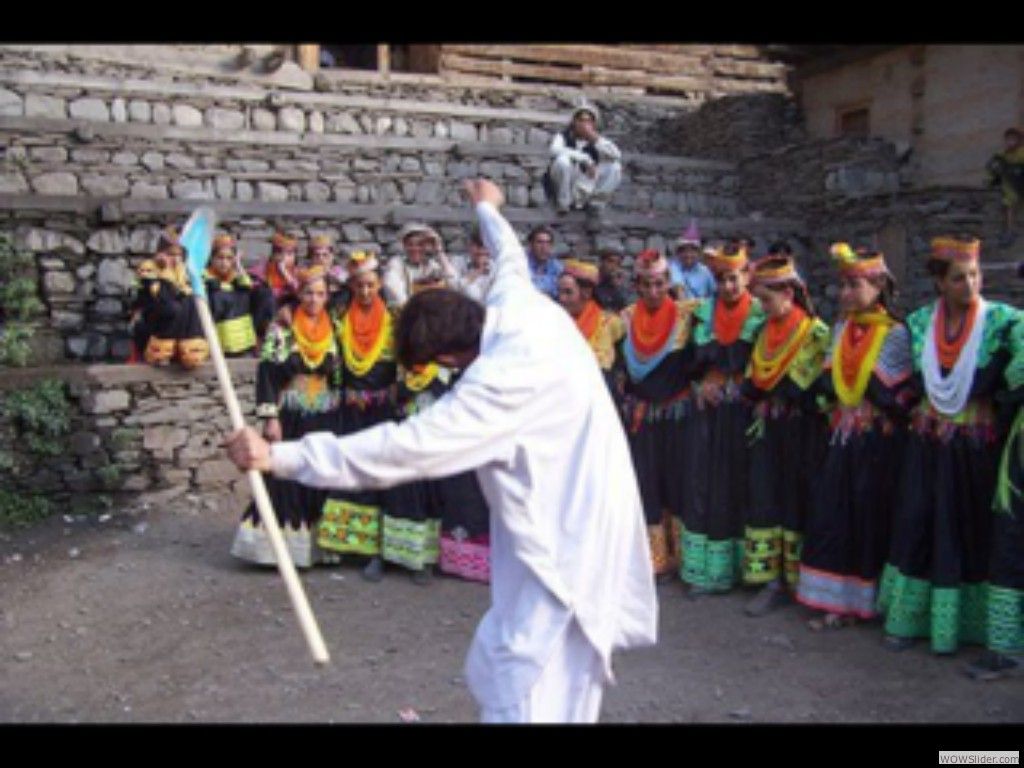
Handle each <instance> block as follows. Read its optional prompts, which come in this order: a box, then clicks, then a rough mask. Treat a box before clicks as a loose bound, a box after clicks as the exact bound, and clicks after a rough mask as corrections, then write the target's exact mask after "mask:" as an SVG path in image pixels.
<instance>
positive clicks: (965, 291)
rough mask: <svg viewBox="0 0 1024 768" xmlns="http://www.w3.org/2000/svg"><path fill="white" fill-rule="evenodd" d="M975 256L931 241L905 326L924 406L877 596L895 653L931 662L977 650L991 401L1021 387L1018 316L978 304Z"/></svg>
mask: <svg viewBox="0 0 1024 768" xmlns="http://www.w3.org/2000/svg"><path fill="white" fill-rule="evenodd" d="M980 255H981V243H980V241H978V240H965V239H960V238H953V237H942V238H937V239H935V240H933V241H932V248H931V257H930V259H929V260H928V265H927V268H928V272H929V273H930V274H931V276H932V278H933V279H934V281H935V287H936V289H937V291H938V294H939V297H938V299H937V300H936V301H935V302H934V303H932V304H928V305H926V306H924V307H921V308H920V309H918V310H917V311H915V312H913V313H912V314H910V315H909V316H908V317H907V326H908V328H909V329H910V336H911V348H912V352H913V366H914V385H915V387H916V388H917V389H918V391H920V392H921V394H922V395H923V397H922V399H921V400H920V402H919V403H918V405H917V407H916V408H915V409H914V411H913V412H912V414H911V424H910V434H909V435H908V438H907V447H906V450H905V452H904V459H903V467H902V470H901V480H900V485H899V491H898V495H897V502H896V511H895V518H894V527H893V537H892V547H891V549H890V554H889V560H888V562H887V563H886V565H885V570H884V572H883V576H882V585H881V594H880V596H879V608H880V609H881V610H882V612H883V613H884V614H885V632H886V637H885V644H886V646H887V647H889V648H890V649H892V650H902V649H904V648H907V647H909V646H910V645H911V644H912V643H913V642H914V640H915V638H920V637H928V638H930V640H931V649H932V651H934V652H935V653H939V654H950V653H955V652H956V650H957V648H958V647H959V646H960V645H961V644H963V643H984V642H985V621H986V612H987V608H988V606H987V592H986V582H987V581H988V579H989V556H990V549H991V543H992V539H991V535H992V518H993V512H992V499H993V493H994V490H995V486H996V474H997V467H998V462H999V456H1000V449H1001V448H1002V442H1003V440H1002V438H1003V436H1004V435H1005V434H1006V424H1007V422H1008V421H1009V418H1007V417H1006V414H1005V411H1007V410H1009V408H1008V407H1006V408H1000V404H1002V405H1004V406H1008V405H1009V402H1008V401H1012V400H1014V399H1015V398H1016V397H1019V395H1020V385H1021V383H1022V381H1021V376H1020V369H1019V368H1016V367H1012V368H1010V369H1009V371H1008V370H1007V366H1008V363H1009V361H1010V360H1011V359H1012V357H1013V356H1014V354H1015V353H1016V352H1017V349H1016V347H1017V345H1018V344H1019V343H1020V337H1019V336H1018V335H1015V334H1013V333H1012V330H1013V328H1014V325H1015V323H1016V322H1017V321H1018V320H1019V317H1020V312H1019V311H1018V310H1016V309H1014V308H1013V307H1011V306H1009V305H1007V304H1002V303H999V302H994V301H986V300H985V299H984V298H983V297H982V296H981V270H980V267H979V264H978V261H979V258H980ZM1007 374H1010V375H1007ZM1001 411H1002V412H1001ZM1010 415H1012V414H1010ZM1001 416H1003V418H1001Z"/></svg>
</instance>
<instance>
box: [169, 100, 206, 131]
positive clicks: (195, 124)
mask: <svg viewBox="0 0 1024 768" xmlns="http://www.w3.org/2000/svg"><path fill="white" fill-rule="evenodd" d="M171 115H172V116H173V118H174V124H175V125H177V126H180V127H182V128H199V127H200V126H202V124H203V113H202V112H200V111H199V110H198V109H196V108H195V107H193V106H192V105H190V104H175V105H174V106H173V107H171Z"/></svg>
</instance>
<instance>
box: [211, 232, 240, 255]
mask: <svg viewBox="0 0 1024 768" xmlns="http://www.w3.org/2000/svg"><path fill="white" fill-rule="evenodd" d="M223 248H230V249H231V250H234V248H235V238H233V237H232V236H231V235H227V234H221V235H217V236H216V237H215V238H213V252H214V253H216V252H217V251H219V250H221V249H223Z"/></svg>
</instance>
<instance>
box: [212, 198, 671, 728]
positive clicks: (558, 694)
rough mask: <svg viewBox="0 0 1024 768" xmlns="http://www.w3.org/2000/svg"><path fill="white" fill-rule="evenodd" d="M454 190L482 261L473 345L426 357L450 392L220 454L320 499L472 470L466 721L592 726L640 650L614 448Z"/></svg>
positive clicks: (644, 605) (637, 548)
mask: <svg viewBox="0 0 1024 768" xmlns="http://www.w3.org/2000/svg"><path fill="white" fill-rule="evenodd" d="M466 187H467V192H468V193H469V196H470V198H471V199H472V201H473V203H474V206H475V209H476V215H477V217H478V218H479V222H480V229H481V231H482V233H483V236H484V241H485V244H486V246H487V248H488V250H489V251H490V252H491V253H492V254H493V255H494V256H495V262H496V264H495V277H494V283H493V285H492V287H491V289H490V291H489V293H488V297H487V304H486V308H485V310H484V311H483V313H482V314H481V320H482V321H481V323H480V330H479V336H478V338H479V341H478V344H477V348H476V349H472V350H468V351H467V350H451V352H453V353H458V354H447V353H445V354H437V355H436V356H435V357H436V359H437V360H438V362H441V363H442V364H452V363H459V362H462V363H463V367H465V372H464V374H463V376H462V378H461V379H460V380H459V382H458V383H457V384H456V385H455V387H454V388H453V389H452V390H451V391H450V392H448V393H447V394H446V395H445V396H443V397H442V398H440V399H439V400H438V401H437V402H436V403H434V404H433V405H432V406H431V407H430V408H427V409H426V410H424V411H423V412H421V413H419V414H417V415H415V416H412V417H411V418H409V419H407V420H405V421H404V422H402V423H400V424H398V423H390V422H389V423H386V424H381V425H378V426H376V427H373V428H371V429H367V430H364V431H362V432H359V433H355V434H352V435H348V436H346V437H336V436H334V435H332V434H327V433H314V434H310V435H306V436H305V437H304V438H302V439H301V440H297V441H291V442H279V443H274V444H273V445H272V446H270V447H269V448H268V446H267V445H266V444H265V443H263V441H262V438H260V437H259V435H258V434H257V433H256V432H255V431H254V430H250V429H246V430H243V431H241V432H239V433H236V434H235V435H234V436H232V438H231V439H230V441H229V443H228V447H229V453H230V455H231V457H232V459H233V460H234V461H235V462H236V464H238V465H239V466H240V467H241V468H243V469H245V468H249V467H256V468H258V469H261V470H264V471H268V470H269V471H272V472H273V473H274V474H275V475H277V476H279V477H286V478H292V479H295V480H299V481H301V482H303V483H306V484H308V485H312V486H316V487H321V488H340V489H374V488H384V487H388V486H391V485H396V484H398V483H405V482H409V481H410V480H415V479H418V478H437V477H443V476H446V475H453V474H457V473H459V472H463V471H466V470H470V469H475V470H476V473H477V477H478V478H479V481H480V485H481V488H482V489H483V492H484V495H485V497H486V499H487V502H488V505H489V507H490V510H491V558H492V561H491V594H492V605H491V608H490V610H488V611H487V613H486V614H485V615H484V617H483V619H482V621H481V622H480V625H479V626H478V627H477V630H476V634H475V637H474V638H473V643H472V645H471V647H470V649H469V654H468V657H467V660H466V680H467V682H468V685H469V688H470V690H471V691H472V693H473V696H474V697H475V698H476V700H477V702H478V704H479V705H480V709H481V720H482V721H483V722H508V723H536V722H596V721H597V719H598V715H599V711H600V704H601V695H602V689H603V686H604V684H605V683H606V682H610V681H612V680H613V677H612V668H611V655H612V651H613V649H617V648H630V647H637V646H644V645H652V644H653V643H654V642H655V639H656V626H657V599H656V595H655V588H654V581H653V577H652V568H651V562H650V553H649V548H648V543H647V532H646V529H645V527H644V517H643V510H642V506H641V502H640V495H639V491H638V488H637V484H636V479H635V474H634V471H633V465H632V461H631V459H630V453H629V448H628V445H627V442H626V436H625V434H624V432H623V429H622V426H621V422H620V421H619V418H618V415H617V414H616V411H615V407H614V405H613V404H612V400H611V397H610V396H609V394H608V388H607V386H606V385H605V383H604V380H603V379H602V377H601V371H600V369H599V368H598V366H597V362H596V360H595V358H594V355H593V352H592V351H591V350H590V348H589V347H588V346H587V344H586V342H585V341H584V339H583V337H582V336H581V335H580V333H579V331H578V330H577V329H576V327H575V325H574V324H573V322H572V320H571V319H570V318H569V316H568V315H567V314H566V313H565V311H564V310H562V308H561V307H559V306H558V305H557V304H555V303H554V302H552V301H550V300H549V299H548V298H547V297H546V296H544V295H542V294H540V293H539V292H537V291H536V290H535V289H534V288H533V285H532V283H531V281H530V273H529V269H528V266H527V260H526V256H525V254H524V252H523V249H522V247H521V246H520V244H519V241H518V239H517V238H516V235H515V232H514V231H513V230H512V228H511V226H509V224H508V222H507V221H505V219H504V218H503V217H502V216H501V214H499V213H498V210H497V208H498V207H499V206H500V205H501V203H502V202H503V197H502V195H501V192H500V191H499V190H498V188H497V187H495V186H494V185H493V184H491V183H490V182H488V181H483V180H479V181H471V182H469V183H467V185H466ZM431 293H434V294H440V293H442V291H434V292H425V293H424V294H422V295H420V296H418V297H414V300H413V301H412V302H410V305H408V306H407V310H408V309H409V308H410V307H411V306H412V304H413V303H422V304H425V303H428V302H431V301H434V300H440V299H442V298H445V297H442V296H439V295H435V296H430V294H431ZM459 299H460V300H465V297H461V296H460V297H459ZM476 306H477V308H478V309H479V305H476ZM399 335H401V332H400V334H399ZM401 351H402V347H401V343H400V344H399V355H400V356H401ZM462 353H465V354H462ZM460 356H461V358H462V359H461V360H460V359H459V358H460ZM470 360H472V362H469V361H470ZM413 362H421V361H413Z"/></svg>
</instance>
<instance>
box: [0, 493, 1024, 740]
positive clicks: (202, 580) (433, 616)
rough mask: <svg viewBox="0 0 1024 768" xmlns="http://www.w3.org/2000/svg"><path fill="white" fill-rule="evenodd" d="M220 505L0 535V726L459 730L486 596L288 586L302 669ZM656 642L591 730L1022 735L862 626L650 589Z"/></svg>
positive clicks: (1010, 691)
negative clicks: (989, 731) (241, 559)
mask: <svg viewBox="0 0 1024 768" xmlns="http://www.w3.org/2000/svg"><path fill="white" fill-rule="evenodd" d="M236 507H237V502H236V500H234V499H217V500H213V499H206V500H200V499H197V498H195V497H183V498H181V499H179V501H177V502H175V503H174V505H173V506H171V507H168V508H165V509H160V510H155V509H154V510H148V509H131V508H127V509H121V510H118V511H116V512H115V513H114V514H113V515H112V516H110V517H106V516H104V517H102V518H95V517H93V518H81V519H78V518H71V517H64V516H57V517H55V518H53V519H51V520H48V521H46V522H44V523H42V524H40V525H38V526H37V527H35V528H34V529H32V530H28V531H19V532H14V533H11V532H8V533H6V534H4V535H3V536H2V538H0V584H2V587H0V590H2V591H0V680H2V681H3V683H2V685H0V722H3V723H37V722H50V723H140V722H143V723H153V722H160V723H195V722H217V723H252V722H282V723H283V722H299V723H317V722H324V723H352V722H360V723H401V722H409V721H419V722H424V723H459V722H473V721H475V720H476V714H477V713H476V708H475V706H474V704H473V701H472V698H471V697H470V694H469V693H468V691H467V690H466V687H465V684H464V682H463V679H462V663H463V658H464V654H465V651H466V649H467V647H468V645H469V641H470V638H471V636H472V632H473V629H474V627H475V625H476V623H477V621H478V620H479V618H480V616H481V615H482V614H483V612H484V610H485V609H486V607H487V605H488V600H489V594H488V589H487V587H485V586H483V585H479V584H473V583H468V582H464V581H460V580H456V579H451V578H446V577H441V578H437V579H435V580H434V581H433V583H432V584H430V585H429V586H426V587H421V586H417V585H415V584H413V583H412V582H411V581H410V580H409V578H408V576H407V574H405V573H404V572H402V571H400V570H398V569H394V570H389V571H388V572H387V574H386V577H385V579H384V581H383V582H381V583H379V584H369V583H367V582H364V581H363V580H362V579H361V578H360V577H359V573H358V570H357V568H356V566H355V565H354V564H349V565H342V566H340V567H335V568H317V569H315V570H313V571H309V572H306V573H305V574H304V575H303V581H304V584H305V587H306V590H307V594H308V595H309V598H310V601H311V604H312V606H313V610H314V612H315V613H316V615H317V617H318V619H319V622H320V626H321V628H322V630H323V634H324V636H325V638H326V641H327V645H328V647H329V649H330V651H331V654H332V664H331V665H330V666H329V667H327V668H324V669H318V668H315V667H314V665H313V663H312V661H311V660H310V658H309V656H308V654H307V651H306V648H305V644H304V641H303V639H302V636H301V634H300V631H299V629H298V626H297V624H296V622H295V620H294V618H293V615H292V612H291V609H290V607H289V604H288V598H287V595H286V592H285V589H284V586H283V583H282V582H281V580H280V578H279V577H278V576H277V574H276V571H273V570H270V571H267V570H258V569H254V568H250V567H247V566H245V565H243V564H241V563H238V562H236V561H234V560H233V559H232V558H231V557H230V556H229V554H228V547H229V546H230V543H231V539H232V535H233V532H234V525H235V522H236V520H237V518H238V514H239V511H240V510H239V509H237V508H236ZM659 595H660V599H661V617H660V637H659V643H658V645H657V646H655V647H653V648H649V649H643V650H637V651H631V652H628V653H622V654H619V655H618V657H617V659H616V664H615V668H616V674H617V676H618V685H617V686H615V687H612V688H609V689H608V690H607V692H606V694H605V703H604V706H603V710H602V716H601V720H602V722H605V723H1004V724H1005V723H1021V722H1022V721H1024V678H1017V679H1012V680H1004V681H998V682H993V683H975V682H973V681H971V680H969V679H968V678H967V677H965V676H964V674H963V672H962V669H963V667H964V666H965V665H966V664H967V663H968V662H969V661H970V660H972V659H973V658H974V657H975V656H976V655H977V654H978V653H980V650H979V649H976V648H971V649H964V650H961V651H960V653H959V654H957V655H956V656H954V657H952V658H940V657H935V656H933V655H931V654H930V653H929V652H928V651H927V650H926V648H924V647H920V646H919V647H915V648H913V649H911V650H909V651H906V652H904V653H899V654H897V653H892V652H889V651H886V650H884V649H883V648H881V647H880V645H879V640H880V637H881V630H880V628H879V627H878V626H858V627H854V628H849V629H845V630H841V631H831V632H822V633H814V632H811V631H809V630H808V629H807V628H806V626H805V614H804V613H803V610H802V609H800V608H798V607H791V608H787V609H784V610H781V611H779V612H776V613H775V614H772V615H770V616H767V617H765V618H761V619H750V618H747V617H746V616H744V615H743V613H742V606H743V604H744V601H745V600H746V598H747V596H746V594H745V593H738V594H730V595H726V596H721V597H713V598H704V599H701V600H698V601H690V600H687V599H685V598H684V597H683V594H682V587H681V585H680V584H678V583H673V584H667V585H663V586H661V587H659Z"/></svg>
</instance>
